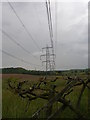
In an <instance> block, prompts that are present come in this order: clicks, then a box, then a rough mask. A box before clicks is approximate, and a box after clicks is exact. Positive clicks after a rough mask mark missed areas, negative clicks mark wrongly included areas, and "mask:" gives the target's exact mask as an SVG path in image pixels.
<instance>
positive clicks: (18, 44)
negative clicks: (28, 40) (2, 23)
mask: <svg viewBox="0 0 90 120" xmlns="http://www.w3.org/2000/svg"><path fill="white" fill-rule="evenodd" d="M0 30H1V29H0ZM1 31H2V33H3V34H5V35H6V36H7V37H8V38H9V39H10V40H11V41H13V42H14V43H15V44H16V45H17V46H19V47H20V48H21V49H23V50H24V51H25V52H26V53H28V54H30V55H32V56H33V57H34V58H37V57H36V56H34V55H33V54H32V53H31V52H30V51H28V50H27V49H25V48H24V47H23V46H22V45H21V44H20V43H18V42H17V41H16V40H15V39H13V38H12V37H11V36H10V35H9V34H7V33H6V32H5V31H4V30H1Z"/></svg>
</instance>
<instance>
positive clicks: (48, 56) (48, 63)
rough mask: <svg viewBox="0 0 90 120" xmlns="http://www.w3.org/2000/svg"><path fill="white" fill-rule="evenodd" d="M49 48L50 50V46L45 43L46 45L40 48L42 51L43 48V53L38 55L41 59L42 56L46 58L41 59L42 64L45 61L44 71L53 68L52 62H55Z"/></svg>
mask: <svg viewBox="0 0 90 120" xmlns="http://www.w3.org/2000/svg"><path fill="white" fill-rule="evenodd" d="M50 49H51V50H52V47H49V46H48V45H46V47H44V48H42V50H43V51H44V50H45V54H43V55H41V56H40V59H41V60H42V57H44V58H43V59H45V58H46V60H42V64H43V63H46V72H47V71H53V70H54V63H55V61H53V57H54V56H55V55H54V54H52V53H50V51H51V50H50ZM51 52H52V51H51Z"/></svg>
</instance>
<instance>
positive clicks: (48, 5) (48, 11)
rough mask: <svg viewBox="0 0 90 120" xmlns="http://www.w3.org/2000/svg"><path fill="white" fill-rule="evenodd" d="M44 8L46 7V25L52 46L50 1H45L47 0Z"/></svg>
mask: <svg viewBox="0 0 90 120" xmlns="http://www.w3.org/2000/svg"><path fill="white" fill-rule="evenodd" d="M46 9H47V17H48V26H49V32H50V40H51V46H52V47H53V44H52V42H53V30H52V20H51V19H52V18H51V10H50V1H48V2H47V0H46Z"/></svg>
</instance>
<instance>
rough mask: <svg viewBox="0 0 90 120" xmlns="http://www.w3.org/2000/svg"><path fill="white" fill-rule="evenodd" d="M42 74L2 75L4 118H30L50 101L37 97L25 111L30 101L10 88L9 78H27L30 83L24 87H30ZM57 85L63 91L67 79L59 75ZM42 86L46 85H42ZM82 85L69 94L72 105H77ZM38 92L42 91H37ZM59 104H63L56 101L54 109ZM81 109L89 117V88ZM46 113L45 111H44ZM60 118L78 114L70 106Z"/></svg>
mask: <svg viewBox="0 0 90 120" xmlns="http://www.w3.org/2000/svg"><path fill="white" fill-rule="evenodd" d="M40 77H41V76H34V75H23V74H3V76H2V78H3V79H2V88H3V89H2V116H3V118H30V117H31V116H32V114H33V113H34V112H35V111H37V110H38V109H39V108H41V107H42V106H43V105H45V104H46V103H47V102H48V101H47V100H44V99H41V98H37V99H35V100H32V101H30V104H29V108H28V110H27V112H25V109H26V105H27V103H28V99H24V98H21V97H20V96H18V94H15V93H14V92H12V91H11V90H9V88H8V84H7V80H8V79H11V80H12V82H13V83H15V84H16V83H17V82H18V81H23V80H27V81H28V82H29V84H27V86H23V87H26V88H27V87H29V85H32V84H34V83H37V82H38V81H39V79H40ZM80 77H81V78H83V79H86V75H81V76H80ZM54 84H55V85H56V86H57V87H56V90H57V91H61V90H62V89H63V88H64V87H65V85H66V80H65V79H64V78H63V77H62V76H58V80H57V81H56V82H55V83H54ZM42 87H45V86H43V85H42ZM48 87H49V84H48V85H47V88H48ZM81 88H82V86H78V87H74V90H73V92H72V93H71V94H70V95H68V96H67V97H66V98H67V99H70V100H71V102H72V105H73V106H74V107H76V102H77V99H78V96H79V94H80V90H81ZM36 92H37V93H38V94H39V92H40V91H36ZM58 106H61V104H60V103H55V104H54V106H53V111H55V110H56V108H57V107H58ZM80 111H81V112H82V113H83V114H85V115H86V116H87V117H89V116H88V115H87V113H88V89H87V88H86V89H85V91H84V93H83V96H82V100H81V104H80ZM42 114H44V113H42ZM58 117H60V118H75V117H76V114H75V113H74V112H72V111H71V110H70V109H69V108H68V107H67V108H66V109H65V111H64V112H63V113H62V114H61V115H60V116H58Z"/></svg>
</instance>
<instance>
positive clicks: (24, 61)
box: [0, 49, 41, 67]
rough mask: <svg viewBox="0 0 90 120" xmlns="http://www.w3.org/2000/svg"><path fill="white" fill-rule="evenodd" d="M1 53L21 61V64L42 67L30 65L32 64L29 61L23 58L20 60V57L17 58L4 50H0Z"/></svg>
mask: <svg viewBox="0 0 90 120" xmlns="http://www.w3.org/2000/svg"><path fill="white" fill-rule="evenodd" d="M0 51H2V52H3V53H4V54H6V55H8V56H10V57H12V58H14V59H17V60H19V61H21V62H23V63H26V64H29V65H35V66H40V65H37V64H33V63H30V62H28V61H26V60H23V59H21V58H19V57H17V56H14V55H12V54H10V53H8V52H6V51H4V50H1V49H0ZM40 67H41V66H40Z"/></svg>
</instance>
